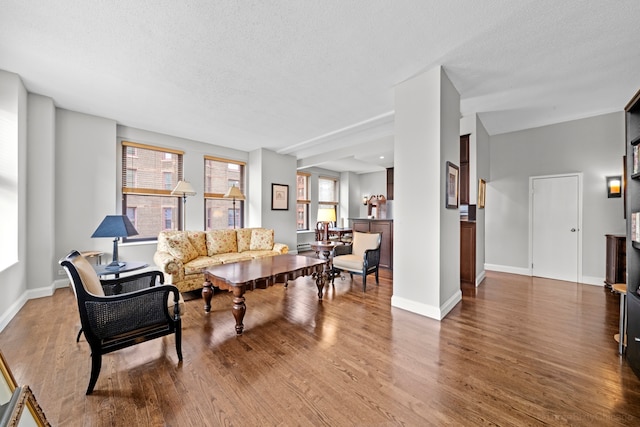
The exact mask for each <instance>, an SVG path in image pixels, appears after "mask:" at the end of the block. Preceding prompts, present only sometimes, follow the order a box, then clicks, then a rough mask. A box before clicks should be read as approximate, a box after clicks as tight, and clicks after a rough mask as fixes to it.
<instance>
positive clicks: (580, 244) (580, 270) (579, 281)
mask: <svg viewBox="0 0 640 427" xmlns="http://www.w3.org/2000/svg"><path fill="white" fill-rule="evenodd" d="M563 177H577V178H578V283H582V204H583V194H582V193H583V188H582V178H583V174H582V172H575V173H566V174H557V175H539V176H530V177H529V268H528V270H529V276H533V181H534V180H535V179H544V178H563Z"/></svg>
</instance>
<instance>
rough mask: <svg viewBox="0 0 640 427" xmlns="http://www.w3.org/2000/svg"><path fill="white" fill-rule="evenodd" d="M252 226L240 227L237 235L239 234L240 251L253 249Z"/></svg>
mask: <svg viewBox="0 0 640 427" xmlns="http://www.w3.org/2000/svg"><path fill="white" fill-rule="evenodd" d="M251 230H252V229H251V228H238V229H236V235H237V236H238V252H245V251H249V250H251Z"/></svg>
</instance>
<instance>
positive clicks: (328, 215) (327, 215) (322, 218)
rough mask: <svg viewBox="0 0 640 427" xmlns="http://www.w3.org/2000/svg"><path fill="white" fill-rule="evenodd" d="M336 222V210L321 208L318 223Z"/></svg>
mask: <svg viewBox="0 0 640 427" xmlns="http://www.w3.org/2000/svg"><path fill="white" fill-rule="evenodd" d="M335 220H336V210H335V209H334V208H319V209H318V222H333V221H335Z"/></svg>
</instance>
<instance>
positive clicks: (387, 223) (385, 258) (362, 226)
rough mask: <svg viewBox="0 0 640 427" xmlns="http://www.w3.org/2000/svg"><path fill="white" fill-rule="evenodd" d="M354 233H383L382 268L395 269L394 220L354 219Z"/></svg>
mask: <svg viewBox="0 0 640 427" xmlns="http://www.w3.org/2000/svg"><path fill="white" fill-rule="evenodd" d="M351 227H352V228H353V231H361V232H365V233H368V232H371V233H382V243H381V244H380V267H384V268H389V269H393V220H390V219H360V218H358V219H352V220H351Z"/></svg>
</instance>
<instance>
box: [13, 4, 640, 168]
mask: <svg viewBox="0 0 640 427" xmlns="http://www.w3.org/2000/svg"><path fill="white" fill-rule="evenodd" d="M639 25H640V2H638V1H637V0H599V1H578V0H564V1H561V2H560V1H557V0H535V1H513V0H483V1H471V0H466V1H462V0H440V1H428V0H395V1H389V0H348V1H345V0H325V1H312V0H298V1H293V0H288V1H286V0H280V1H277V0H272V1H264V0H253V1H251V0H247V1H237V0H226V1H211V0H206V1H205V0H203V1H188V0H185V1H179V2H178V1H175V0H137V1H130V0H129V1H121V0H113V1H92V0H87V1H83V2H79V1H76V0H57V1H48V0H46V1H45V0H34V1H31V0H0V69H3V70H6V71H10V72H14V73H17V74H19V75H20V76H21V77H22V79H23V81H24V83H25V86H26V87H27V89H28V90H29V91H30V92H34V93H39V94H42V95H45V96H49V97H51V98H53V100H54V101H55V103H56V105H57V106H59V107H61V108H65V109H69V110H74V111H79V112H83V113H87V114H93V115H97V116H101V117H106V118H110V119H114V120H117V121H118V123H120V124H122V125H125V126H131V127H137V128H142V129H147V130H152V131H156V132H161V133H165V134H169V135H176V136H180V137H183V138H190V139H194V140H199V141H204V142H208V143H212V144H217V145H222V146H229V147H233V148H237V149H240V150H247V151H249V150H253V149H256V148H259V147H265V148H268V149H271V150H274V151H278V152H281V153H289V154H292V155H295V156H297V157H298V159H299V163H300V165H301V166H313V165H316V166H321V167H326V168H330V169H334V170H352V171H356V172H366V171H371V170H375V166H372V165H374V164H378V165H382V166H390V165H392V164H393V148H392V144H393V110H394V105H393V88H394V85H396V84H397V83H399V82H402V81H403V80H405V79H407V78H409V77H411V76H414V75H416V74H418V73H420V72H422V71H426V70H428V69H430V68H432V67H434V66H438V65H442V66H443V67H444V69H445V71H446V72H447V74H448V75H449V77H450V79H451V81H452V82H453V84H454V85H455V87H456V88H457V90H458V92H460V95H461V112H462V114H463V115H469V114H474V113H477V114H478V115H479V117H480V119H481V120H482V122H483V124H484V126H485V127H486V129H487V131H488V132H489V134H497V133H504V132H509V131H514V130H520V129H525V128H530V127H535V126H541V125H545V124H550V123H557V122H561V121H566V120H571V119H576V118H581V117H588V116H592V115H596V114H601V113H606V112H611V111H621V110H622V108H623V107H624V105H625V104H626V102H627V101H628V100H629V99H630V98H631V96H632V95H633V93H634V92H635V91H636V90H637V89H638V88H639V87H640V72H639V70H640V48H639V46H640V31H639V30H638V26H639ZM380 155H384V156H385V159H384V160H380V159H379V157H380ZM378 167H379V166H378Z"/></svg>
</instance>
